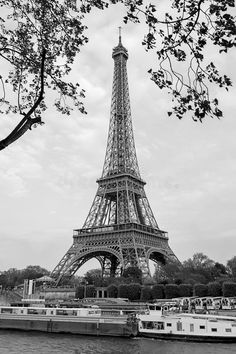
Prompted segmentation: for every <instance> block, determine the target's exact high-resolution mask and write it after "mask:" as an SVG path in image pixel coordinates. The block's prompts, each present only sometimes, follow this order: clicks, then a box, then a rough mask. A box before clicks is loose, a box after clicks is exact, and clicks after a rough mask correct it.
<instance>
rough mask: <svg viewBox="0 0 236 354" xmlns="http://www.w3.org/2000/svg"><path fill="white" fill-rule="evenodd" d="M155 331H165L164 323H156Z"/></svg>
mask: <svg viewBox="0 0 236 354" xmlns="http://www.w3.org/2000/svg"><path fill="white" fill-rule="evenodd" d="M154 328H155V329H158V330H159V329H164V322H154Z"/></svg>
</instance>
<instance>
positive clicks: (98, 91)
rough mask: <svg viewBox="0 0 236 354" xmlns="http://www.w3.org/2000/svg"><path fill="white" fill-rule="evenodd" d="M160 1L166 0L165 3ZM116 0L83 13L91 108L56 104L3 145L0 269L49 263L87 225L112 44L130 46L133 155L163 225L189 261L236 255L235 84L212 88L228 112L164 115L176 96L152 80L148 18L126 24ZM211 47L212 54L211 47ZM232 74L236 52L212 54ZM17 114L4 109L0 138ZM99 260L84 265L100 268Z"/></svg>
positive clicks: (235, 74) (100, 153)
mask: <svg viewBox="0 0 236 354" xmlns="http://www.w3.org/2000/svg"><path fill="white" fill-rule="evenodd" d="M160 4H162V6H163V8H164V6H165V5H163V4H164V2H163V1H162V2H160ZM123 14H124V13H123V10H122V8H121V7H120V6H118V5H115V6H113V7H111V8H110V9H108V10H106V11H95V12H93V13H92V14H91V15H90V17H88V19H87V23H88V27H89V29H88V31H87V35H88V37H89V43H88V44H87V45H86V46H84V47H83V48H82V51H81V53H80V55H79V56H78V58H77V59H76V62H75V64H74V67H73V77H75V78H76V80H77V81H78V82H79V83H80V84H81V87H83V88H84V89H86V99H85V105H86V109H87V112H88V114H87V115H86V116H84V115H82V114H81V113H79V112H74V113H73V114H72V115H71V116H70V117H65V116H62V115H60V114H59V113H58V112H56V111H55V110H54V109H53V108H49V110H48V111H47V112H46V113H45V114H44V116H43V117H42V118H43V121H44V122H45V124H44V125H43V126H41V127H38V128H36V129H32V131H30V132H28V133H27V134H25V135H24V136H23V137H22V138H21V139H19V140H18V141H17V142H15V143H14V144H13V145H11V146H9V147H8V148H7V149H5V150H3V151H1V152H0V250H1V252H0V271H1V270H7V269H9V268H18V269H22V268H25V267H26V266H27V265H40V266H42V267H45V268H47V269H48V270H53V268H54V267H55V266H56V265H57V264H58V263H59V261H60V259H61V258H62V256H63V255H64V254H65V253H66V252H67V250H68V249H69V247H70V246H71V245H72V242H73V239H72V235H73V229H77V228H80V227H82V225H83V223H84V221H85V218H86V217H87V214H88V212H89V209H90V207H91V204H92V201H93V199H94V197H95V193H96V190H97V184H96V179H97V178H99V177H101V173H102V167H103V162H104V158H105V150H106V143H107V134H108V125H109V117H110V112H109V111H110V104H111V89H112V76H113V59H112V57H111V53H112V48H113V47H114V46H116V45H117V43H118V27H119V26H122V42H123V45H124V46H125V47H126V48H127V49H128V52H129V59H128V63H127V66H128V78H129V90H130V99H131V111H132V119H133V130H134V136H135V144H136V150H137V157H138V162H139V168H140V172H141V176H142V178H143V179H144V180H145V181H146V183H147V184H146V186H145V191H146V194H147V197H148V200H149V203H150V205H151V208H152V210H153V212H154V215H155V217H156V220H157V223H158V225H159V227H160V229H162V230H165V231H167V232H168V234H169V244H170V246H171V248H172V250H173V251H174V253H175V254H176V256H177V257H178V258H179V259H180V261H184V260H186V259H188V258H190V257H192V255H193V254H194V253H196V252H202V253H204V254H206V255H207V256H208V257H209V258H211V259H213V260H214V261H218V262H222V263H224V264H226V262H227V260H229V259H230V258H232V257H233V256H236V216H235V210H236V183H235V181H236V139H235V131H236V117H235V108H236V100H235V97H236V89H235V86H234V87H233V88H232V89H231V90H230V92H228V93H227V92H226V91H224V90H219V91H218V89H214V94H215V95H216V96H217V95H218V97H219V101H220V104H221V108H222V109H223V111H224V117H223V118H222V119H221V120H217V119H211V118H207V119H206V120H205V121H204V122H203V123H202V124H201V123H196V122H194V121H193V120H192V119H191V117H190V116H187V117H185V118H184V119H182V120H181V121H180V120H178V119H177V118H174V117H173V116H171V117H168V115H167V111H168V110H169V108H170V105H171V97H170V96H169V95H168V93H167V92H165V91H164V90H159V89H158V88H157V87H156V86H155V84H154V83H153V82H152V81H151V80H150V79H149V76H148V73H147V71H148V69H150V67H151V66H155V53H153V52H152V53H146V52H145V50H144V48H143V47H142V45H141V42H142V39H143V34H144V31H145V29H144V25H143V24H140V25H135V24H128V25H125V24H123V23H122V16H123ZM211 50H212V49H211V48H209V54H210V55H211V54H212V53H211ZM214 60H215V61H216V63H217V64H218V65H219V67H220V68H221V69H222V71H224V72H225V73H226V74H228V75H229V76H230V77H231V78H232V79H233V82H234V84H235V83H236V67H235V62H236V53H235V51H231V52H230V53H229V54H228V55H224V54H222V55H221V56H216V57H214ZM16 123H17V117H12V116H9V117H4V116H3V117H0V137H1V138H3V137H5V136H6V135H7V133H8V132H9V131H10V129H11V128H12V127H13V126H14V124H16ZM97 267H98V263H96V261H95V262H94V261H93V260H92V261H90V262H88V263H86V264H85V265H84V266H83V267H82V268H81V269H80V270H79V271H78V273H77V274H78V275H81V274H83V273H84V272H85V271H86V270H88V269H90V268H97Z"/></svg>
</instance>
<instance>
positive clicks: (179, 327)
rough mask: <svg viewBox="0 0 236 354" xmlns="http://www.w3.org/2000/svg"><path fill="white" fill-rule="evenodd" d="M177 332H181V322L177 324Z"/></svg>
mask: <svg viewBox="0 0 236 354" xmlns="http://www.w3.org/2000/svg"><path fill="white" fill-rule="evenodd" d="M177 331H182V322H180V321H178V322H177Z"/></svg>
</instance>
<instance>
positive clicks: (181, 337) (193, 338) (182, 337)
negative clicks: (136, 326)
mask: <svg viewBox="0 0 236 354" xmlns="http://www.w3.org/2000/svg"><path fill="white" fill-rule="evenodd" d="M138 335H139V336H141V337H148V338H156V339H164V340H178V341H185V342H186V341H189V342H208V343H236V337H229V336H227V337H223V336H207V335H205V336H201V335H186V334H174V333H154V332H152V333H150V332H149V333H148V332H139V334H138Z"/></svg>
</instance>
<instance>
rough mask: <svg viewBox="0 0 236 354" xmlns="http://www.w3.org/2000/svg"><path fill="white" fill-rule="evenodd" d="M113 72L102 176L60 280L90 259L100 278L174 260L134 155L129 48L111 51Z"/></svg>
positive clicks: (146, 271)
mask: <svg viewBox="0 0 236 354" xmlns="http://www.w3.org/2000/svg"><path fill="white" fill-rule="evenodd" d="M112 58H113V59H114V74H113V86H112V100H111V112H110V125H109V132H108V141H107V149H106V155H105V162H104V166H103V171H102V176H101V178H99V179H98V180H97V183H98V189H97V192H96V195H95V198H94V201H93V203H92V206H91V209H90V211H89V213H88V216H87V218H86V220H85V222H84V225H83V227H82V228H81V229H76V230H74V234H73V244H72V246H71V247H70V248H69V250H68V251H67V252H66V254H65V255H64V257H63V258H62V259H61V261H60V262H59V263H58V265H57V266H56V267H55V269H54V270H53V271H52V273H51V276H52V277H53V278H54V279H55V280H56V281H57V283H59V282H60V281H61V280H62V278H64V277H71V276H72V275H73V274H75V272H76V271H77V270H78V269H79V268H80V267H81V266H82V265H83V264H84V263H86V262H87V261H88V260H90V259H91V258H96V259H97V260H98V261H99V262H100V264H101V268H102V274H103V275H104V276H118V275H121V274H122V272H123V270H124V269H125V268H127V267H129V266H137V267H139V268H140V269H141V270H142V273H143V276H144V277H147V276H150V267H149V260H152V261H154V262H156V263H159V264H165V262H166V261H167V260H168V259H171V258H172V259H175V260H177V258H176V256H175V255H174V253H173V251H172V250H171V248H170V246H169V244H168V235H167V232H165V231H162V230H160V229H159V227H158V224H157V222H156V219H155V217H154V215H153V212H152V210H151V207H150V205H149V202H148V199H147V197H146V194H145V190H144V186H145V184H146V183H145V182H144V181H143V180H142V178H141V176H140V171H139V167H138V160H137V156H136V150H135V143H134V136H133V128H132V118H131V109H130V98H129V87H128V77H127V68H126V63H127V60H128V51H127V49H126V48H125V47H124V46H123V45H122V42H121V34H120V35H119V43H118V45H117V46H116V47H115V48H114V49H113V52H112Z"/></svg>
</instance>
